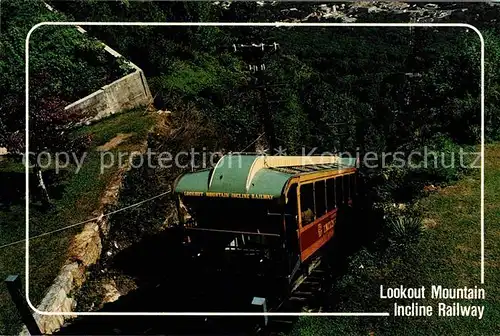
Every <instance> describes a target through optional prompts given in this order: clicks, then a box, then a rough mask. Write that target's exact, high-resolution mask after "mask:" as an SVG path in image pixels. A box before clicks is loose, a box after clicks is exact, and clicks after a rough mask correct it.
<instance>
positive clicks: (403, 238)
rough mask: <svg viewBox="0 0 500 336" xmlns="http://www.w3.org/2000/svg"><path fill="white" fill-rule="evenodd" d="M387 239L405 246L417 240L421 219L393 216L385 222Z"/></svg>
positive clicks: (419, 233)
mask: <svg viewBox="0 0 500 336" xmlns="http://www.w3.org/2000/svg"><path fill="white" fill-rule="evenodd" d="M386 225H387V226H386V229H387V233H388V239H389V240H390V241H393V242H396V243H397V244H402V245H406V244H409V243H413V242H415V241H417V240H418V238H419V237H420V235H421V233H422V219H421V218H420V217H415V216H404V215H402V216H395V217H390V218H388V220H387V222H386Z"/></svg>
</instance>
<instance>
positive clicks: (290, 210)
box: [285, 184, 300, 280]
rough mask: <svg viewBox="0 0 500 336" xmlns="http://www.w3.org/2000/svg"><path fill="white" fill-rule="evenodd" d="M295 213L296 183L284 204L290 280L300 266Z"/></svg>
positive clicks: (296, 214) (296, 215) (296, 216)
mask: <svg viewBox="0 0 500 336" xmlns="http://www.w3.org/2000/svg"><path fill="white" fill-rule="evenodd" d="M298 225H299V224H298V213H297V184H294V185H292V186H291V187H290V189H289V191H288V195H287V203H286V206H285V227H286V233H285V234H286V238H285V239H286V246H287V260H288V274H289V275H290V280H292V278H293V276H294V274H295V273H296V272H297V270H298V269H299V268H300V249H299V227H298Z"/></svg>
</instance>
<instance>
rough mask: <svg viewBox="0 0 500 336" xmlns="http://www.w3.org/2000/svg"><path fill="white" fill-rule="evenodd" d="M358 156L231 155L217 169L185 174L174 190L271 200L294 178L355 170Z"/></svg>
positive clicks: (189, 194)
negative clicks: (352, 157) (353, 157)
mask: <svg viewBox="0 0 500 336" xmlns="http://www.w3.org/2000/svg"><path fill="white" fill-rule="evenodd" d="M355 163H356V160H355V159H350V158H340V157H339V156H334V155H329V156H266V155H243V154H228V155H225V156H223V157H222V158H221V159H220V160H219V162H217V164H216V165H215V167H214V168H211V169H205V170H201V171H197V172H192V173H186V174H184V175H182V176H181V177H180V178H179V179H178V180H177V182H176V185H175V187H174V188H175V192H177V193H180V194H183V195H186V196H208V197H210V196H211V197H233V198H252V199H259V198H260V199H270V198H275V197H280V196H281V194H282V192H283V191H284V188H285V186H286V185H287V183H288V181H289V180H290V179H291V178H293V177H298V176H300V177H306V178H307V177H311V178H312V177H314V176H316V175H318V176H319V175H324V174H318V173H322V172H329V173H332V174H336V173H338V174H342V173H345V172H348V171H352V170H354V169H355Z"/></svg>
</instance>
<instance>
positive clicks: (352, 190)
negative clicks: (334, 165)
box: [351, 174, 357, 198]
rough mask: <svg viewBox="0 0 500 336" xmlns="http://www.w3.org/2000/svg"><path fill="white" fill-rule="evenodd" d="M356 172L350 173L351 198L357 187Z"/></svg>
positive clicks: (354, 194)
mask: <svg viewBox="0 0 500 336" xmlns="http://www.w3.org/2000/svg"><path fill="white" fill-rule="evenodd" d="M356 187H357V186H356V174H352V175H351V198H353V197H354V196H356V194H357V192H356V191H357V189H356Z"/></svg>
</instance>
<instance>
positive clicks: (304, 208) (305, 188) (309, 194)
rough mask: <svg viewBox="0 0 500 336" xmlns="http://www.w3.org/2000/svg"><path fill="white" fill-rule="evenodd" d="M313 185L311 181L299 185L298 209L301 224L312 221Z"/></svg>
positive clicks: (313, 217) (313, 216)
mask: <svg viewBox="0 0 500 336" xmlns="http://www.w3.org/2000/svg"><path fill="white" fill-rule="evenodd" d="M314 208H315V207H314V187H313V184H312V183H308V184H303V185H301V186H300V211H301V217H302V226H304V225H307V224H309V223H311V222H313V221H314V219H315V215H314Z"/></svg>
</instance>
